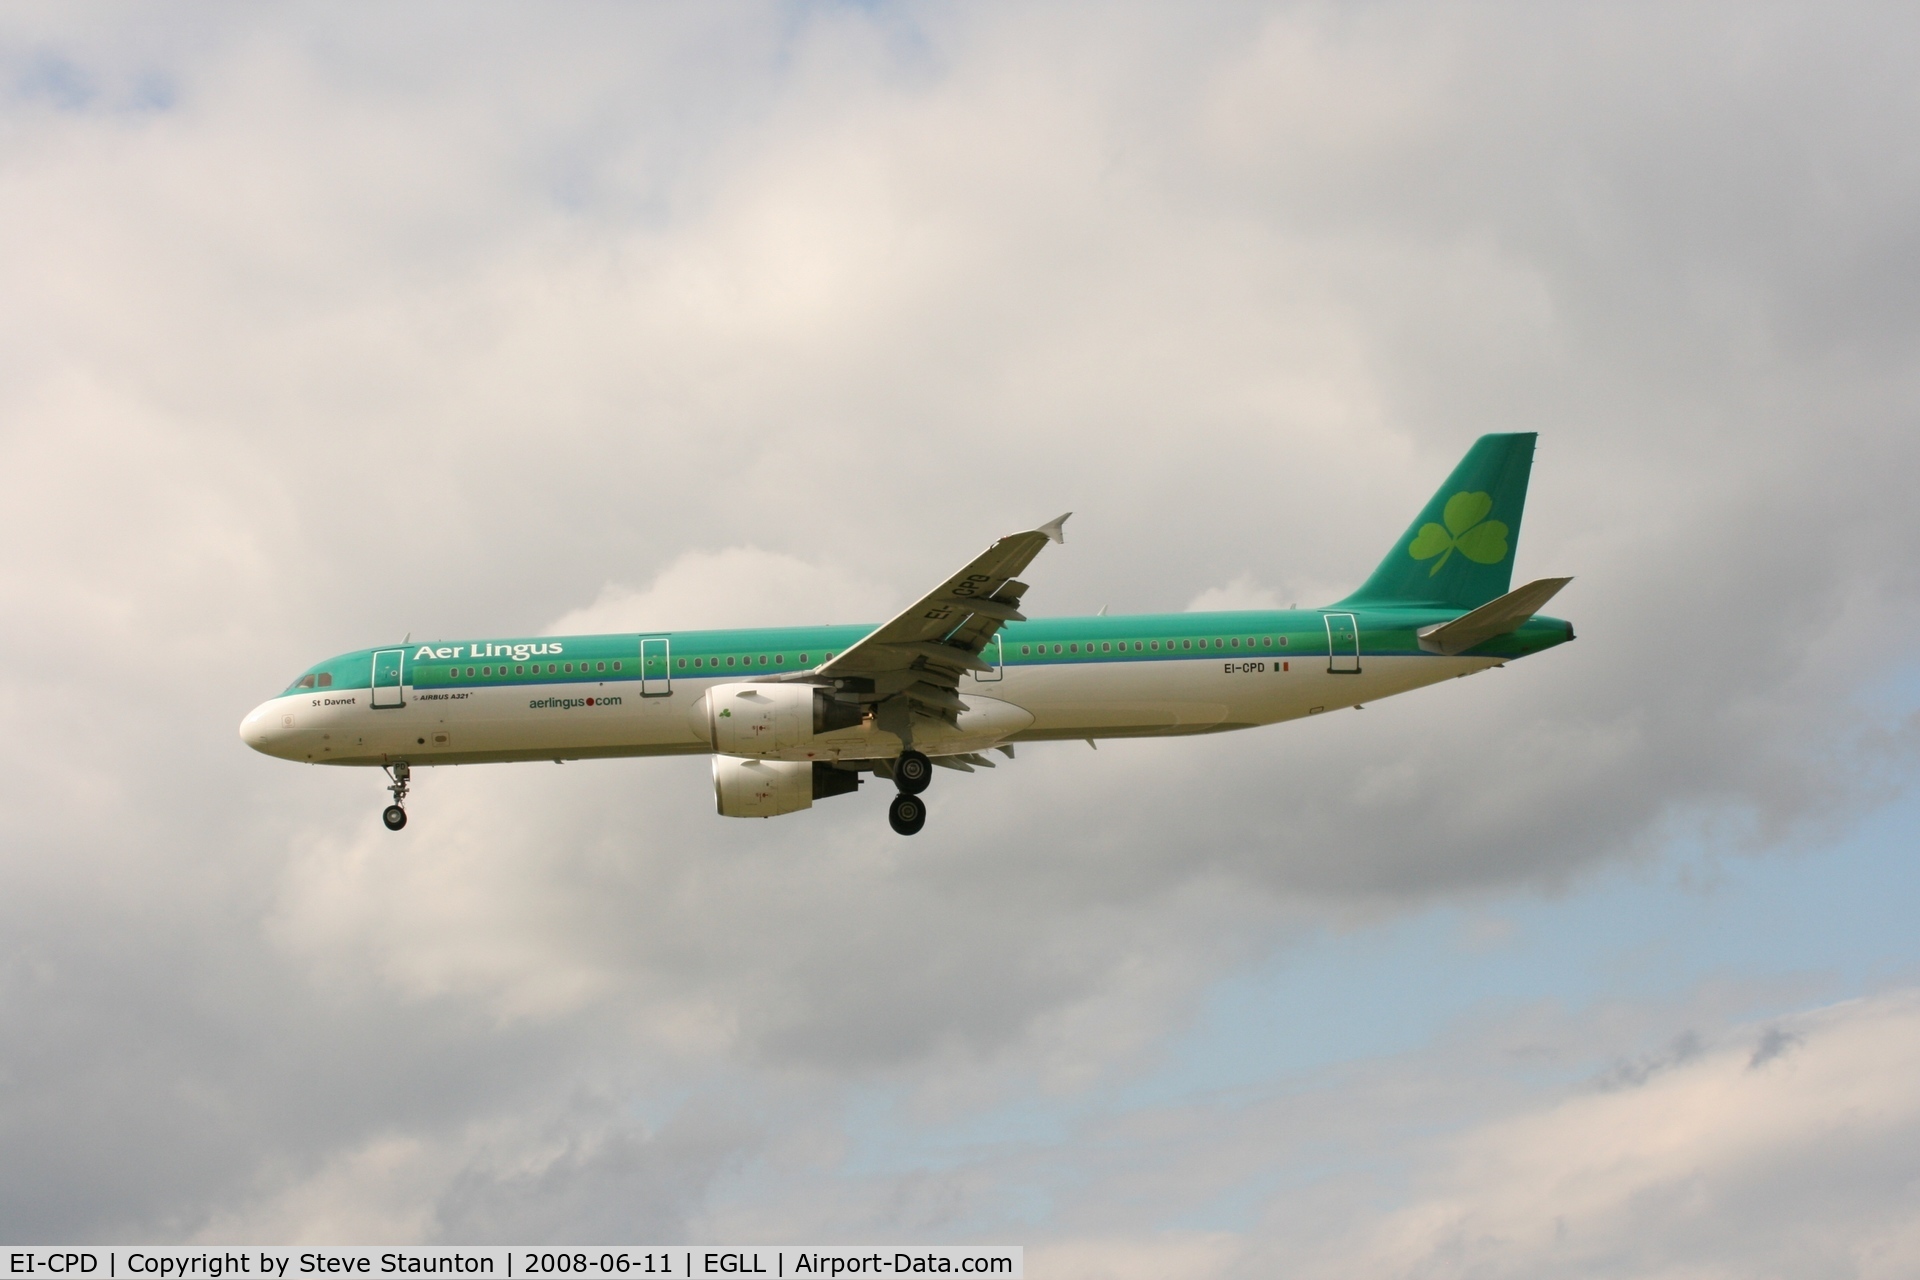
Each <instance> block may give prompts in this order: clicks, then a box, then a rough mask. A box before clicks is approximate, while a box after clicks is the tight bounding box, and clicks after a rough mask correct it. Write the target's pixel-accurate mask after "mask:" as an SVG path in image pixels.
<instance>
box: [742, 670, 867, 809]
mask: <svg viewBox="0 0 1920 1280" xmlns="http://www.w3.org/2000/svg"><path fill="white" fill-rule="evenodd" d="M706 707H707V731H708V736H709V738H710V740H711V741H712V743H713V749H714V750H715V751H718V752H719V753H720V754H722V755H729V756H777V755H779V754H781V753H782V752H786V751H791V750H793V749H794V748H796V747H799V746H802V745H803V744H805V743H806V742H807V740H808V739H810V738H814V737H818V736H819V735H820V734H823V733H832V732H833V731H834V730H836V729H851V728H854V727H855V726H857V725H859V724H860V723H861V721H862V720H863V719H865V716H866V712H865V710H864V708H862V707H861V706H860V705H859V704H858V703H852V702H841V701H839V700H837V699H836V698H835V697H834V696H833V694H832V693H831V692H830V691H829V690H826V689H823V688H821V687H820V686H818V685H811V684H721V685H715V686H714V687H713V688H711V689H709V690H707V697H706ZM799 807H801V808H804V807H805V806H804V805H802V806H799ZM781 812H782V813H785V812H786V810H784V809H783V810H781Z"/></svg>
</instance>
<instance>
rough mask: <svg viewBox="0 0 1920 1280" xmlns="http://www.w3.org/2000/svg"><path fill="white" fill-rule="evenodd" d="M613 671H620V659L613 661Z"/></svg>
mask: <svg viewBox="0 0 1920 1280" xmlns="http://www.w3.org/2000/svg"><path fill="white" fill-rule="evenodd" d="M613 669H614V670H615V671H618V670H619V669H620V659H618V658H615V659H614V660H613Z"/></svg>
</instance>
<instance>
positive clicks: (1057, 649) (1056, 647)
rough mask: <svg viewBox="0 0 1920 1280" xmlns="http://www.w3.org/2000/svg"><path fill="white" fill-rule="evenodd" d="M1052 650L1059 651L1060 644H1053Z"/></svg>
mask: <svg viewBox="0 0 1920 1280" xmlns="http://www.w3.org/2000/svg"><path fill="white" fill-rule="evenodd" d="M1053 651H1054V652H1055V653H1058V652H1060V646H1059V645H1055V646H1053Z"/></svg>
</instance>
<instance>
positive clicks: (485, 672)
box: [480, 667, 493, 676]
mask: <svg viewBox="0 0 1920 1280" xmlns="http://www.w3.org/2000/svg"><path fill="white" fill-rule="evenodd" d="M480 674H481V675H483V676H490V675H492V674H493V668H492V667H482V668H480Z"/></svg>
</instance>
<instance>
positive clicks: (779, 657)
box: [773, 653, 787, 667]
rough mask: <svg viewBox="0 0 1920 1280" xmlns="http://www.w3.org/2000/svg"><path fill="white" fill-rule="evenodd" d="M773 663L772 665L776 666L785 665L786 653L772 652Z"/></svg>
mask: <svg viewBox="0 0 1920 1280" xmlns="http://www.w3.org/2000/svg"><path fill="white" fill-rule="evenodd" d="M773 665H774V666H776V667H784V666H786V665H787V655H786V654H784V653H776V654H774V655H773Z"/></svg>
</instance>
